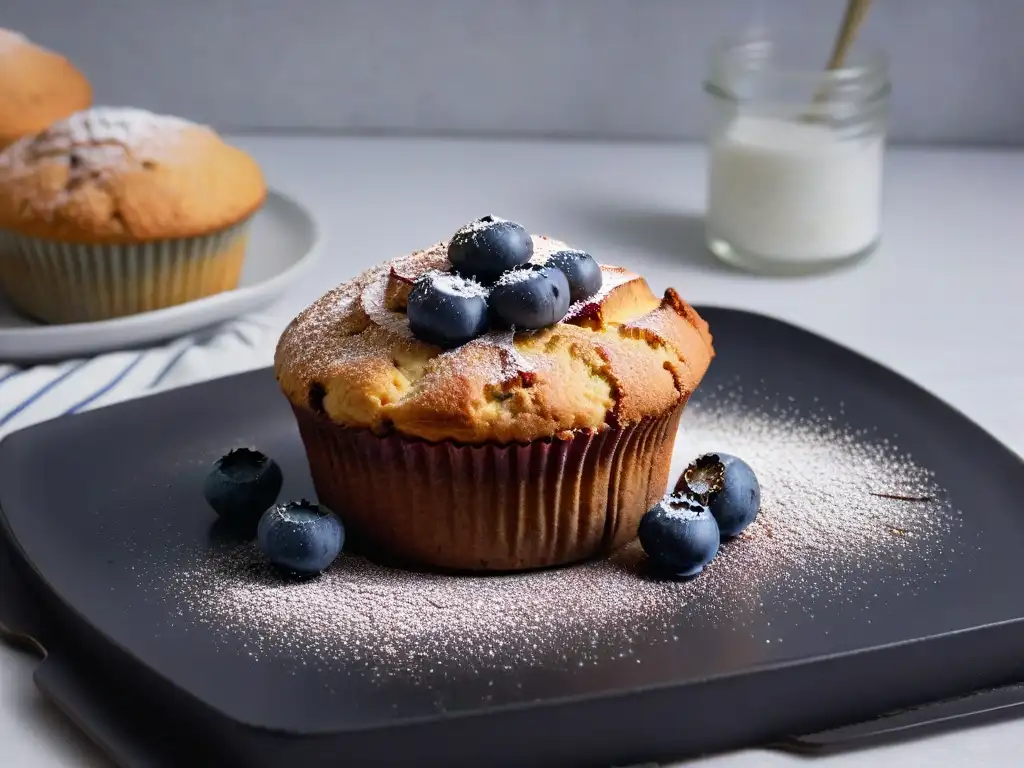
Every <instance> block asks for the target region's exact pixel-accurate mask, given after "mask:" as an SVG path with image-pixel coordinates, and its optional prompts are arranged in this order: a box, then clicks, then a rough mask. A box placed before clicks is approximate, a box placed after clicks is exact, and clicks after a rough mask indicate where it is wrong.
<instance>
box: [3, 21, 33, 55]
mask: <svg viewBox="0 0 1024 768" xmlns="http://www.w3.org/2000/svg"><path fill="white" fill-rule="evenodd" d="M31 44H32V43H31V42H30V41H29V39H28V38H27V37H25V36H24V35H23V34H21V33H20V32H15V31H14V30H13V29H4V28H3V27H0V56H2V55H3V54H5V53H15V52H17V51H18V49H20V48H24V47H25V46H27V45H31Z"/></svg>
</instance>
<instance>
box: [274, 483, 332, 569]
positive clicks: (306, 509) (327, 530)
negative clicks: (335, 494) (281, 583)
mask: <svg viewBox="0 0 1024 768" xmlns="http://www.w3.org/2000/svg"><path fill="white" fill-rule="evenodd" d="M256 537H257V539H258V541H259V545H260V549H261V550H263V554H265V555H266V556H267V559H269V560H270V562H271V563H273V564H274V565H276V566H277V567H278V568H281V569H282V570H285V571H288V572H289V573H293V574H296V575H299V576H312V575H315V574H318V573H322V572H323V571H324V570H325V569H326V568H327V567H328V566H329V565H330V564H331V563H333V562H334V560H335V558H337V556H338V553H339V552H341V548H342V546H343V545H344V543H345V527H344V526H343V525H342V524H341V521H340V520H339V519H338V518H337V517H336V516H335V515H334V514H333V513H331V512H329V511H328V510H327V509H325V508H324V507H321V506H320V505H319V504H314V503H313V502H311V501H306V500H305V499H300V500H299V501H290V502H288V503H287V504H280V505H278V506H276V507H271V508H270V509H268V510H267V511H266V512H264V513H263V517H262V518H260V524H259V528H258V530H257V533H256Z"/></svg>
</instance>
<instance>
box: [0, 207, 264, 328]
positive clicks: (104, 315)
mask: <svg viewBox="0 0 1024 768" xmlns="http://www.w3.org/2000/svg"><path fill="white" fill-rule="evenodd" d="M251 220H252V219H251V218H250V219H247V220H245V221H243V222H240V223H238V224H236V225H234V226H231V227H228V228H226V229H223V230H220V231H219V232H215V233H212V234H209V235H203V236H200V237H190V238H180V239H171V240H157V241H151V242H145V243H128V244H77V243H64V242H57V241H52V240H44V239H41V238H35V237H27V236H23V235H19V234H16V233H13V232H5V233H3V235H2V239H0V288H2V289H3V291H4V293H5V294H6V295H7V298H8V299H9V300H10V301H11V303H12V304H13V305H14V306H15V308H16V309H18V310H19V311H21V312H23V313H24V314H26V315H29V316H30V317H33V318H35V319H37V320H42V321H44V322H48V323H75V322H89V321H95V320H107V319H110V318H114V317H123V316H125V315H134V314H137V313H139V312H148V311H150V310H154V309H162V308H164V307H170V306H174V305H176V304H183V303H185V302H187V301H192V300H194V299H199V298H202V297H204V296H210V295H212V294H215V293H220V292H222V291H227V290H230V289H232V288H234V287H236V286H237V285H238V280H239V277H240V276H241V273H242V263H243V261H244V259H245V247H246V244H247V240H248V233H249V224H250V222H251Z"/></svg>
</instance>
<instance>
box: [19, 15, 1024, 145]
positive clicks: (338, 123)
mask: <svg viewBox="0 0 1024 768" xmlns="http://www.w3.org/2000/svg"><path fill="white" fill-rule="evenodd" d="M842 8H843V2H842V0H0V25H2V26H7V27H12V28H15V29H19V30H21V31H23V32H25V33H26V34H28V35H29V36H30V37H33V38H35V39H37V40H39V41H40V42H42V43H44V44H46V45H48V46H50V47H53V48H56V49H58V50H60V51H62V52H64V53H66V54H67V55H69V56H70V57H71V58H72V59H74V60H75V61H76V62H78V63H79V64H80V66H81V67H82V68H84V69H85V70H86V72H87V73H88V74H89V75H90V76H91V77H92V79H93V80H94V82H95V84H96V88H97V97H98V101H100V102H102V103H107V104H114V103H117V104H132V105H137V106H143V107H148V108H150V109H155V110H161V111H166V112H172V113H178V114H181V115H184V116H188V117H192V118H195V119H199V120H202V121H206V122H210V123H212V124H214V125H216V126H218V127H220V128H221V129H225V130H238V129H269V130H274V129H295V128H302V129H310V130H323V131H346V132H355V131H357V132H402V133H409V132H412V133H483V134H524V135H545V136H552V135H555V136H588V137H602V138H649V139H675V138H694V137H699V136H700V135H701V115H702V108H703V101H702V98H701V97H702V94H701V90H700V82H701V79H702V77H703V75H704V72H705V69H706V65H705V61H706V54H707V50H708V46H709V44H710V42H711V41H712V40H714V39H715V38H716V37H717V36H719V35H720V34H721V33H723V32H729V31H734V30H735V29H736V28H737V27H739V26H741V25H743V24H745V23H746V22H749V21H751V20H755V19H760V20H767V21H769V22H772V23H783V24H790V23H796V22H799V23H801V24H807V25H820V27H821V29H822V30H823V32H824V33H825V34H831V30H832V29H833V28H834V27H835V26H836V25H837V24H838V21H839V18H840V17H841V15H842ZM865 37H866V39H868V40H870V41H871V42H874V43H878V44H881V45H882V46H884V47H885V48H886V49H887V50H888V52H889V54H890V57H891V60H892V64H891V67H892V73H893V80H894V94H893V112H894V114H893V137H894V139H895V140H898V141H904V142H943V143H970V144H977V143H984V144H1024V0H875V3H874V7H873V8H872V11H871V16H870V17H869V20H868V27H867V29H866V31H865Z"/></svg>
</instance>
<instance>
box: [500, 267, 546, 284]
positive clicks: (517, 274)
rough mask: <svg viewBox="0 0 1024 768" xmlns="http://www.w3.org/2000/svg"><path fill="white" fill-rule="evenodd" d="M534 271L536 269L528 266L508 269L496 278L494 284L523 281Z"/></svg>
mask: <svg viewBox="0 0 1024 768" xmlns="http://www.w3.org/2000/svg"><path fill="white" fill-rule="evenodd" d="M535 273H536V270H534V269H531V268H530V267H520V268H519V269H510V270H509V271H508V272H506V273H505V274H503V275H502V276H501V277H500V278H498V282H496V283H495V286H498V285H502V286H505V285H515V284H516V283H523V282H526V281H527V280H529V279H530V278H531V277H532V276H533V275H534V274H535Z"/></svg>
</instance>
